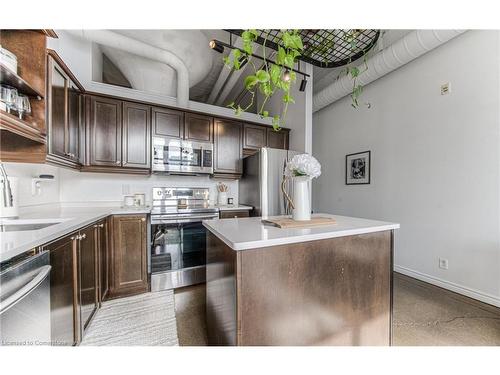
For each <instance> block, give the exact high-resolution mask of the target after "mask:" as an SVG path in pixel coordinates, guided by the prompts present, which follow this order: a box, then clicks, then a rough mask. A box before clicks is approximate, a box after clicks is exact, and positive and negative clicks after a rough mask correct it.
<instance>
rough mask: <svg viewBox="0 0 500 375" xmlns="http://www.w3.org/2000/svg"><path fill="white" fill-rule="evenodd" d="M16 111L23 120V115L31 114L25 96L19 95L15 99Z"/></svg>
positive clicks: (28, 100) (28, 101)
mask: <svg viewBox="0 0 500 375" xmlns="http://www.w3.org/2000/svg"><path fill="white" fill-rule="evenodd" d="M16 111H17V113H18V115H19V118H20V119H21V120H22V119H23V114H30V113H31V104H30V99H29V98H28V97H27V96H26V95H22V94H19V95H18V96H17V98H16Z"/></svg>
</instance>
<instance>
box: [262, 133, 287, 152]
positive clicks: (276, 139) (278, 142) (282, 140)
mask: <svg viewBox="0 0 500 375" xmlns="http://www.w3.org/2000/svg"><path fill="white" fill-rule="evenodd" d="M289 131H290V130H289V129H281V130H278V131H276V130H274V129H273V128H267V147H271V148H280V149H283V150H288V137H289Z"/></svg>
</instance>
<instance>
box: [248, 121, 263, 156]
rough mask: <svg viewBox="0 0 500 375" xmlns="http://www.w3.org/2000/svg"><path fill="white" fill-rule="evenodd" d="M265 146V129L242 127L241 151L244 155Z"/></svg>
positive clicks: (260, 127) (256, 126)
mask: <svg viewBox="0 0 500 375" xmlns="http://www.w3.org/2000/svg"><path fill="white" fill-rule="evenodd" d="M266 146H267V127H265V126H259V125H250V124H245V125H244V126H243V149H244V152H245V154H251V153H253V152H254V151H256V150H258V149H259V148H261V147H266ZM247 150H248V151H247Z"/></svg>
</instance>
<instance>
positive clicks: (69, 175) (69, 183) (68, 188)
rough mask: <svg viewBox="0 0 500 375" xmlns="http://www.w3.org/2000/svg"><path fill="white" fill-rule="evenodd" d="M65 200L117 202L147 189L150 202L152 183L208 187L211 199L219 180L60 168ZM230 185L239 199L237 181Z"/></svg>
mask: <svg viewBox="0 0 500 375" xmlns="http://www.w3.org/2000/svg"><path fill="white" fill-rule="evenodd" d="M60 176H61V192H60V201H61V203H62V204H68V203H73V204H77V205H80V204H85V203H86V202H95V203H97V204H99V203H100V204H103V205H106V204H117V203H121V202H122V201H123V196H124V195H128V194H134V193H145V194H146V202H148V203H150V202H151V192H152V189H153V187H208V188H210V201H211V202H212V203H214V202H216V200H217V189H216V184H217V182H218V181H219V180H215V179H212V178H210V177H208V176H206V177H205V176H160V175H152V176H134V175H125V174H112V173H90V172H77V171H72V170H69V169H61V170H60ZM224 183H225V184H226V185H228V186H229V192H228V197H232V198H234V202H235V203H237V201H238V182H237V181H224Z"/></svg>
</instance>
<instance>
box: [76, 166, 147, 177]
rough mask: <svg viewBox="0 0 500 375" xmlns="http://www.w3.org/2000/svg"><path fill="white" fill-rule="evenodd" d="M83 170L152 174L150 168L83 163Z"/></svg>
mask: <svg viewBox="0 0 500 375" xmlns="http://www.w3.org/2000/svg"><path fill="white" fill-rule="evenodd" d="M80 171H81V172H95V173H122V174H134V175H138V174H139V175H149V174H151V170H150V169H140V168H123V167H106V166H96V165H83V166H82V167H81V168H80Z"/></svg>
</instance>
